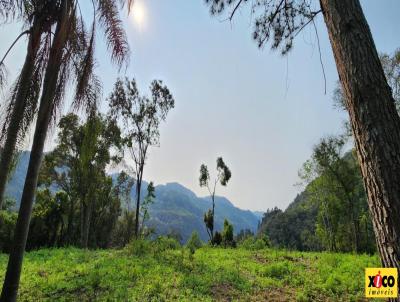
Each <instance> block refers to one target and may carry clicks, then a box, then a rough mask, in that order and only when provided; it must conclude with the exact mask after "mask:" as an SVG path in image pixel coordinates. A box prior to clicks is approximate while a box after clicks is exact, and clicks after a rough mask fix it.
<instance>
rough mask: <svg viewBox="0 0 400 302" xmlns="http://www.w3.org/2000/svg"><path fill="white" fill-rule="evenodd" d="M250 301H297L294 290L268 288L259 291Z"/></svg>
mask: <svg viewBox="0 0 400 302" xmlns="http://www.w3.org/2000/svg"><path fill="white" fill-rule="evenodd" d="M248 301H251V302H259V301H268V302H292V301H296V295H295V292H294V290H293V289H290V288H285V287H284V288H268V289H265V290H262V291H257V292H256V293H254V294H253V295H251V296H250V297H249V300H248Z"/></svg>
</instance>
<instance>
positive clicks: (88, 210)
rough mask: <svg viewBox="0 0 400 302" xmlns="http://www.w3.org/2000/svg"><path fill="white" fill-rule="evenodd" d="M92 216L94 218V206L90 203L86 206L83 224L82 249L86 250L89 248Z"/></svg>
mask: <svg viewBox="0 0 400 302" xmlns="http://www.w3.org/2000/svg"><path fill="white" fill-rule="evenodd" d="M91 216H92V206H91V202H90V201H89V202H88V204H86V205H85V206H84V211H83V219H82V220H83V221H82V222H83V224H82V229H81V247H82V248H84V249H87V248H88V242H89V230H90V220H91Z"/></svg>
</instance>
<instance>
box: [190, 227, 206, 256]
mask: <svg viewBox="0 0 400 302" xmlns="http://www.w3.org/2000/svg"><path fill="white" fill-rule="evenodd" d="M202 245H203V243H202V242H201V240H200V237H199V233H197V232H196V231H193V232H192V235H191V236H190V238H189V240H188V241H187V242H186V247H187V248H188V249H189V251H190V254H191V255H193V254H194V252H195V251H196V250H197V249H199V248H201V246H202Z"/></svg>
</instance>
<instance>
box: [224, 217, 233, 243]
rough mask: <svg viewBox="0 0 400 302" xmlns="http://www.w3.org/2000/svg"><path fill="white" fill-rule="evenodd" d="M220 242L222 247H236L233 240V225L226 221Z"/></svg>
mask: <svg viewBox="0 0 400 302" xmlns="http://www.w3.org/2000/svg"><path fill="white" fill-rule="evenodd" d="M222 242H223V243H224V246H225V247H227V246H231V247H236V242H235V240H234V239H233V225H232V224H231V223H229V221H228V219H225V220H224V229H223V230H222Z"/></svg>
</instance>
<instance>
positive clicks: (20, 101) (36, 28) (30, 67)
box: [0, 19, 42, 209]
mask: <svg viewBox="0 0 400 302" xmlns="http://www.w3.org/2000/svg"><path fill="white" fill-rule="evenodd" d="M40 23H41V22H40V20H38V19H36V20H35V21H34V23H33V26H32V29H31V32H30V34H29V42H28V49H27V53H26V57H25V63H24V65H23V67H22V70H21V74H20V76H19V79H18V91H17V94H16V97H15V105H14V108H13V111H12V113H11V120H10V124H9V127H8V129H7V135H6V140H5V142H4V148H3V150H2V152H1V158H0V209H1V208H2V204H3V200H4V192H5V190H6V184H7V178H8V176H9V175H8V174H9V172H10V166H11V162H12V157H13V154H14V152H15V146H16V143H17V138H18V131H19V129H20V126H21V122H22V118H23V116H24V112H25V107H26V101H25V100H26V98H27V94H28V93H29V86H30V83H31V81H32V76H33V72H34V69H35V60H36V57H37V53H38V51H39V47H40V37H41V35H42V32H41V26H40Z"/></svg>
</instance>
